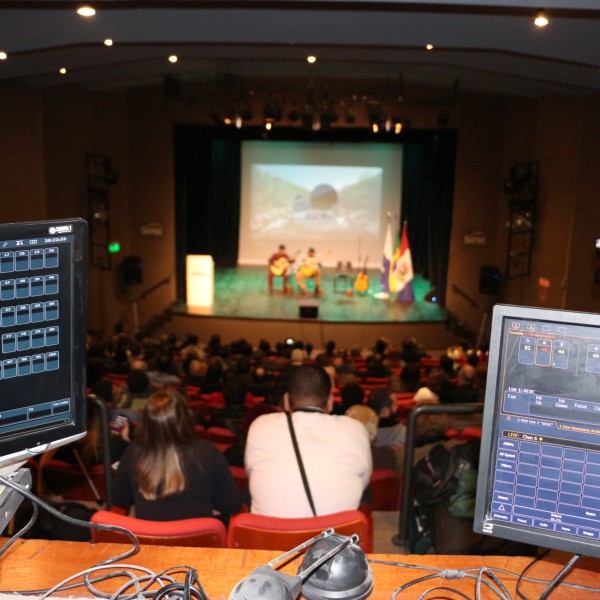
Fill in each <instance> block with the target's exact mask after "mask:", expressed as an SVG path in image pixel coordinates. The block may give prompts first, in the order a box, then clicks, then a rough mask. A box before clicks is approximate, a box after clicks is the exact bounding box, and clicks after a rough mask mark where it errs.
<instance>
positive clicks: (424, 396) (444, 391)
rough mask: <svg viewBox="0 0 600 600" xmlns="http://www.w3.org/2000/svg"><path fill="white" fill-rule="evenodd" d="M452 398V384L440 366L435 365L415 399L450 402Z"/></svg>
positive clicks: (419, 401) (418, 400)
mask: <svg viewBox="0 0 600 600" xmlns="http://www.w3.org/2000/svg"><path fill="white" fill-rule="evenodd" d="M451 398H452V384H451V383H450V382H449V381H448V376H447V375H446V374H445V373H444V371H442V369H440V368H439V367H434V368H433V369H431V371H430V372H429V375H428V376H427V383H426V384H425V385H424V386H423V387H421V388H419V389H418V390H417V393H416V394H415V401H416V402H417V404H419V403H422V402H423V401H433V402H448V401H449V400H450V399H451Z"/></svg>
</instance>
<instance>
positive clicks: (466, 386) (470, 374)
mask: <svg viewBox="0 0 600 600" xmlns="http://www.w3.org/2000/svg"><path fill="white" fill-rule="evenodd" d="M474 379H475V367H473V366H472V365H470V364H466V365H463V366H462V367H461V368H460V369H459V370H458V375H457V383H456V386H455V387H454V393H453V394H452V402H466V403H471V402H477V400H478V397H479V393H478V391H477V389H476V388H475V386H474Z"/></svg>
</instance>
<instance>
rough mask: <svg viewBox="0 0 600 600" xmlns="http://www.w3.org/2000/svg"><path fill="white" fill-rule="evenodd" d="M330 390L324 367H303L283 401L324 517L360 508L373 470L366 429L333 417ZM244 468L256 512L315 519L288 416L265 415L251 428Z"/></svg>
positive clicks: (292, 377)
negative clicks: (295, 450) (301, 472)
mask: <svg viewBox="0 0 600 600" xmlns="http://www.w3.org/2000/svg"><path fill="white" fill-rule="evenodd" d="M330 390H331V384H330V379H329V377H328V376H327V373H325V371H324V370H323V369H322V368H320V367H318V366H316V365H303V366H301V367H298V368H297V369H296V370H295V371H293V372H292V373H291V375H290V379H289V382H288V392H287V393H286V394H285V396H284V406H285V409H286V411H291V415H290V420H291V422H292V423H293V428H294V430H295V433H296V437H297V440H298V445H299V449H300V454H301V457H302V461H303V464H304V468H305V470H306V474H307V478H308V481H309V486H310V491H311V493H312V497H313V500H314V504H315V509H316V512H317V514H319V515H326V514H331V513H335V512H340V511H343V510H351V509H356V508H358V506H359V503H360V500H361V497H362V494H363V491H364V490H365V488H366V487H367V485H368V483H369V479H370V475H371V469H372V458H371V450H370V444H369V437H368V434H367V431H366V429H365V428H364V426H363V425H362V424H361V423H358V422H356V421H354V420H353V419H350V418H349V417H346V416H341V415H340V416H335V415H330V414H328V413H329V412H331V407H332V404H333V399H332V397H331V395H330ZM245 463H246V470H247V472H248V476H249V482H250V493H251V497H252V504H251V510H252V512H253V513H257V514H265V515H270V516H275V517H309V516H311V515H312V511H311V508H310V505H309V502H308V499H307V495H306V491H305V489H304V486H303V483H302V478H301V476H300V469H299V467H298V462H297V459H296V455H295V452H294V448H293V444H292V439H291V434H290V428H289V426H288V423H287V417H286V415H285V414H283V413H274V414H267V415H262V416H260V417H258V418H257V419H256V420H255V421H254V422H253V423H252V425H251V426H250V430H249V432H248V440H247V443H246V454H245Z"/></svg>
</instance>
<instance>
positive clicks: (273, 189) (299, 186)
mask: <svg viewBox="0 0 600 600" xmlns="http://www.w3.org/2000/svg"><path fill="white" fill-rule="evenodd" d="M382 174H383V170H382V169H381V168H378V167H343V166H342V167H340V166H320V165H254V166H253V168H252V183H251V186H252V187H251V192H250V198H251V202H252V206H251V212H252V219H251V221H250V236H251V237H252V238H254V239H256V238H259V239H271V240H274V241H279V240H280V239H290V238H297V237H300V238H301V237H308V238H309V239H310V237H311V236H314V235H315V233H317V232H318V233H319V234H321V233H329V232H332V231H336V232H337V233H338V234H339V235H342V236H344V237H346V238H347V239H353V238H354V231H353V230H354V229H355V228H357V227H360V226H363V225H364V228H363V235H364V236H365V237H368V236H370V237H375V238H378V236H379V232H380V229H381V223H380V219H379V218H378V217H379V214H380V206H381V178H382ZM371 215H375V217H376V218H370V217H371Z"/></svg>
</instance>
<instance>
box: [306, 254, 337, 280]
mask: <svg viewBox="0 0 600 600" xmlns="http://www.w3.org/2000/svg"><path fill="white" fill-rule="evenodd" d="M330 254H331V250H327V252H326V253H325V254H324V255H323V258H325V257H326V256H329V255H330ZM315 258H316V257H315ZM320 269H321V266H320V265H319V263H317V262H313V263H311V264H308V265H301V266H300V272H301V273H302V275H304V277H314V276H315V275H316V274H317V273H318V272H319V271H320Z"/></svg>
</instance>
